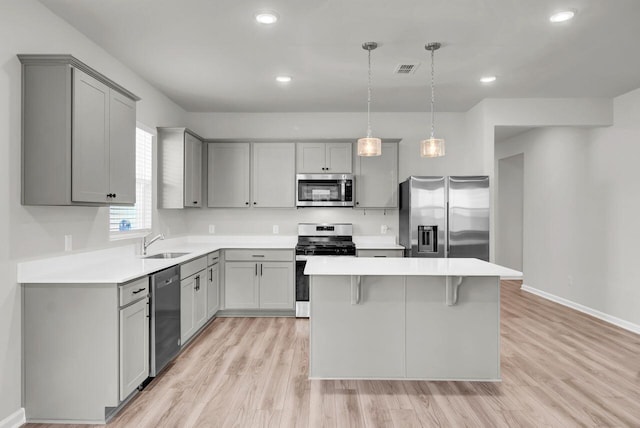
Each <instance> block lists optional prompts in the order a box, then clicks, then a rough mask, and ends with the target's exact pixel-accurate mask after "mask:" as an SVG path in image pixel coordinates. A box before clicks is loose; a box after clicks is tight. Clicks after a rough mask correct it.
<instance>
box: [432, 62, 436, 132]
mask: <svg viewBox="0 0 640 428" xmlns="http://www.w3.org/2000/svg"><path fill="white" fill-rule="evenodd" d="M434 53H435V49H432V50H431V139H432V140H433V138H434V135H435V133H434V129H435V123H434V117H435V114H434V105H435V103H436V89H435V87H436V85H435V77H434V76H435V74H436V72H435V65H434V63H433V58H434Z"/></svg>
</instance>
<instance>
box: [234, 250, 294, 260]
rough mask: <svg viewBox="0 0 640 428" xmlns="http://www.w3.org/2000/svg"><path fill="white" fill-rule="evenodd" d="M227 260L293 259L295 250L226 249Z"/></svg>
mask: <svg viewBox="0 0 640 428" xmlns="http://www.w3.org/2000/svg"><path fill="white" fill-rule="evenodd" d="M224 259H225V260H227V261H264V260H272V261H291V260H293V250H226V251H225V253H224Z"/></svg>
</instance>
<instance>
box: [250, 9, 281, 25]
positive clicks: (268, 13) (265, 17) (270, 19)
mask: <svg viewBox="0 0 640 428" xmlns="http://www.w3.org/2000/svg"><path fill="white" fill-rule="evenodd" d="M255 17H256V21H258V22H259V23H260V24H267V25H269V24H275V23H276V22H277V21H278V18H279V16H278V13H277V12H275V11H273V10H263V11H261V12H257V13H256V15H255Z"/></svg>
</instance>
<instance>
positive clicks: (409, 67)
mask: <svg viewBox="0 0 640 428" xmlns="http://www.w3.org/2000/svg"><path fill="white" fill-rule="evenodd" d="M416 68H418V64H399V65H398V66H397V67H396V69H395V71H394V74H413V73H414V72H415V71H416Z"/></svg>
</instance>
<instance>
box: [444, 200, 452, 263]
mask: <svg viewBox="0 0 640 428" xmlns="http://www.w3.org/2000/svg"><path fill="white" fill-rule="evenodd" d="M446 213H447V219H446V220H445V221H446V223H445V230H446V231H447V233H446V236H445V237H444V239H445V241H446V246H445V251H444V256H445V257H449V253H450V252H451V240H450V239H449V234H450V233H451V224H449V202H447V209H446Z"/></svg>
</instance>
